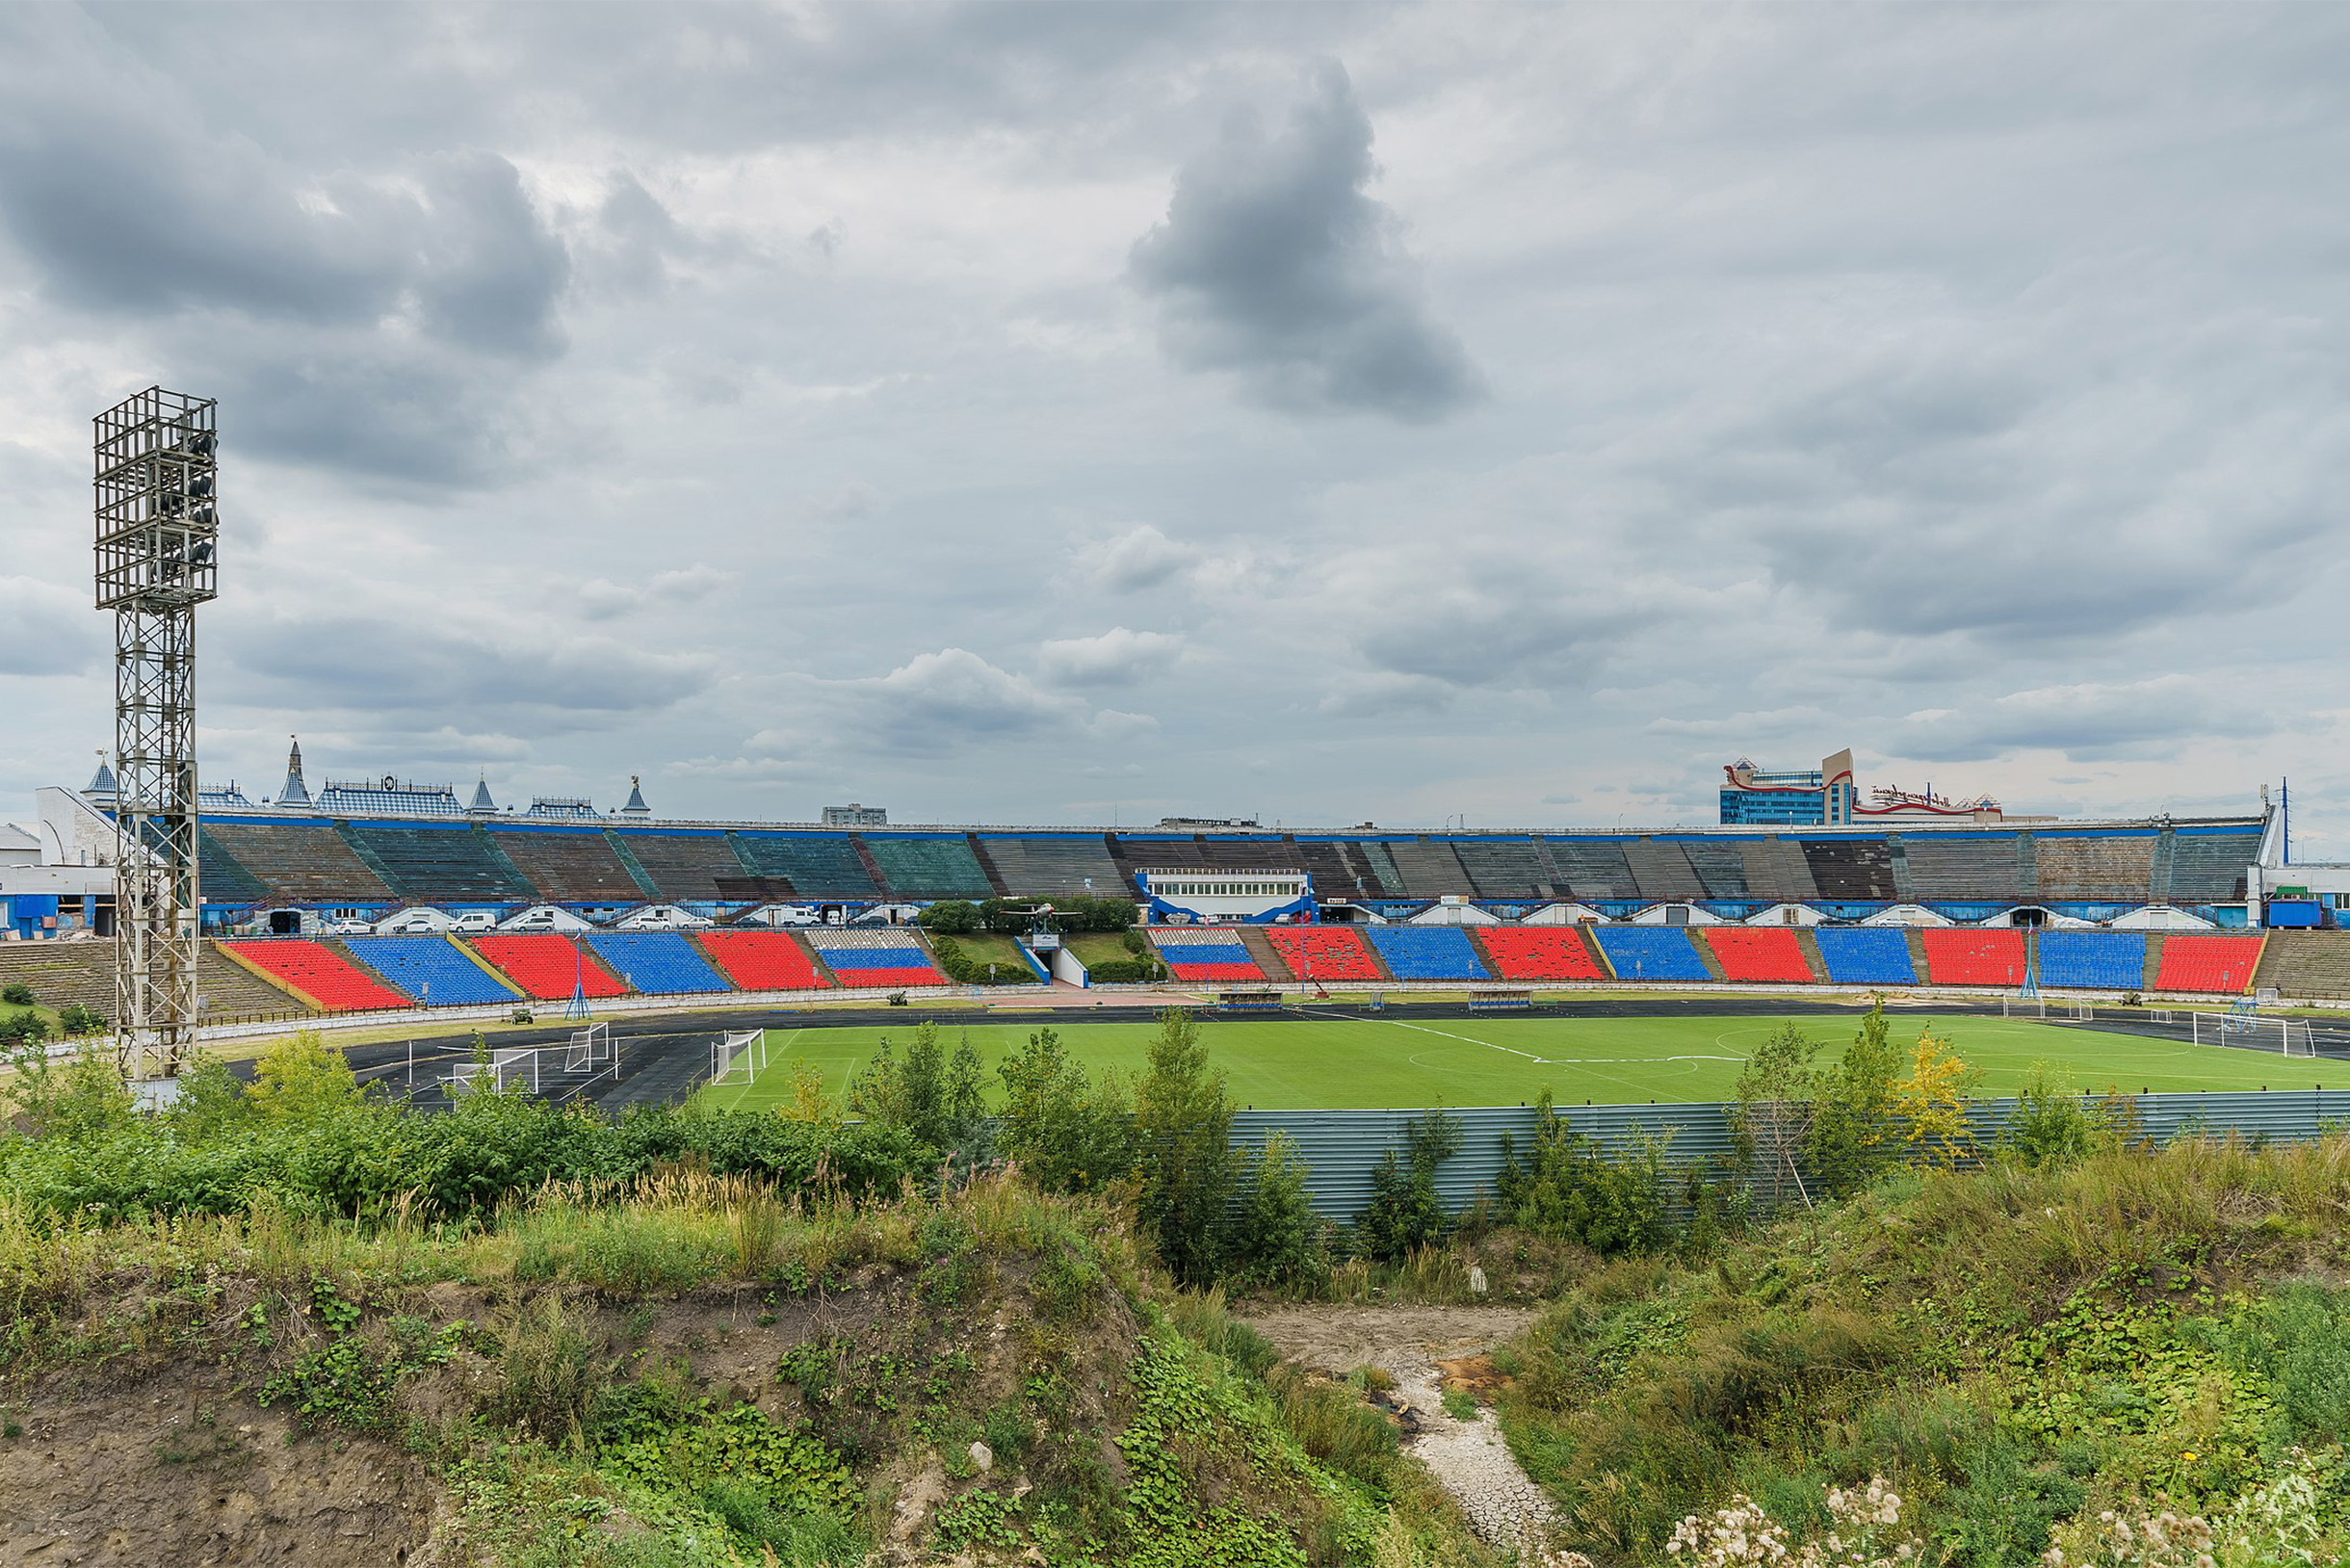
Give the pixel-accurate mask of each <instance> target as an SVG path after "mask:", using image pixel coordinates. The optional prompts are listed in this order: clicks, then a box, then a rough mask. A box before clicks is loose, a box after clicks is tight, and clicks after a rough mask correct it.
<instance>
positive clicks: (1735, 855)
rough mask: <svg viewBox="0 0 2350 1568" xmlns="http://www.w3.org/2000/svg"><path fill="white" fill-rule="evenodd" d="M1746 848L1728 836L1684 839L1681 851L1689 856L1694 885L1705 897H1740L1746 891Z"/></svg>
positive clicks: (1744, 896) (1747, 895)
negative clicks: (1703, 891)
mask: <svg viewBox="0 0 2350 1568" xmlns="http://www.w3.org/2000/svg"><path fill="white" fill-rule="evenodd" d="M1745 849H1746V847H1745V846H1744V845H1742V844H1739V843H1737V842H1736V841H1734V840H1728V839H1720V840H1714V839H1684V840H1683V841H1682V845H1681V852H1682V853H1683V854H1684V855H1687V856H1688V857H1689V869H1690V870H1691V871H1694V872H1695V873H1697V880H1698V885H1700V886H1701V887H1703V888H1704V889H1705V890H1706V897H1707V898H1709V899H1743V898H1748V897H1750V896H1751V895H1749V894H1748V892H1747V891H1746V854H1745Z"/></svg>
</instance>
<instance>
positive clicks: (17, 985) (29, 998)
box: [0, 980, 33, 1007]
mask: <svg viewBox="0 0 2350 1568" xmlns="http://www.w3.org/2000/svg"><path fill="white" fill-rule="evenodd" d="M0 1002H5V1003H7V1004H8V1005H9V1006H12V1007H29V1006H33V988H32V987H31V986H30V985H27V984H26V983H25V982H24V981H22V980H11V981H9V982H8V983H7V984H6V985H0Z"/></svg>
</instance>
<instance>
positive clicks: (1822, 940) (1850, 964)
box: [1812, 926, 1918, 985]
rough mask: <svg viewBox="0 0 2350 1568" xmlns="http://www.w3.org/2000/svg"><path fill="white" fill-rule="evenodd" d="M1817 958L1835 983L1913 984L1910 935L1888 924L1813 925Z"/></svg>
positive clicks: (1915, 976) (1914, 968) (1915, 978)
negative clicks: (1817, 947) (1818, 957)
mask: <svg viewBox="0 0 2350 1568" xmlns="http://www.w3.org/2000/svg"><path fill="white" fill-rule="evenodd" d="M1812 940H1814V941H1815V942H1817V943H1818V944H1819V956H1820V961H1821V962H1823V963H1825V964H1826V965H1827V966H1828V979H1829V980H1830V981H1831V982H1833V983H1835V984H1838V985H1915V984H1917V983H1918V968H1917V965H1915V964H1913V963H1911V962H1910V949H1909V938H1908V936H1906V935H1905V934H1903V933H1902V932H1901V931H1899V930H1897V929H1895V928H1893V927H1890V926H1815V927H1814V928H1812Z"/></svg>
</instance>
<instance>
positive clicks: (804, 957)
mask: <svg viewBox="0 0 2350 1568" xmlns="http://www.w3.org/2000/svg"><path fill="white" fill-rule="evenodd" d="M701 944H702V951H703V952H705V953H707V954H710V957H711V960H712V961H713V962H715V963H716V964H717V965H718V968H720V969H722V970H724V971H725V972H726V978H727V979H728V980H732V981H734V982H735V984H737V985H739V986H741V987H742V988H743V989H744V990H745V991H816V990H822V989H823V987H825V986H827V985H829V984H831V983H832V982H831V981H830V980H826V979H824V977H823V976H822V975H820V974H818V973H817V972H816V963H815V960H814V959H812V958H810V957H809V956H808V954H807V950H806V949H804V948H802V947H801V946H800V945H799V944H798V943H797V942H795V941H794V940H792V938H791V937H790V936H788V935H786V934H785V933H784V932H782V931H704V932H702V933H701Z"/></svg>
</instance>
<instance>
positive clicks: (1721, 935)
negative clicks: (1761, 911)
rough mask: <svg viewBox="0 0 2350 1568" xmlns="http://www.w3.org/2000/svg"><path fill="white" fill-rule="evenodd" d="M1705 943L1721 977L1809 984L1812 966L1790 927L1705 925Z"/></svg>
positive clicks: (1773, 982) (1754, 982) (1766, 982)
mask: <svg viewBox="0 0 2350 1568" xmlns="http://www.w3.org/2000/svg"><path fill="white" fill-rule="evenodd" d="M1702 934H1703V936H1704V938H1705V942H1706V946H1708V947H1710V948H1711V949H1712V950H1713V961H1714V962H1715V963H1717V964H1719V965H1721V966H1722V979H1724V980H1744V981H1746V982H1748V983H1749V984H1761V985H1809V984H1810V983H1811V982H1812V966H1811V965H1810V964H1808V963H1806V962H1805V961H1804V956H1803V944H1802V943H1801V942H1799V941H1797V940H1796V939H1795V930H1794V928H1793V927H1790V926H1708V927H1706V928H1705V929H1704V931H1703V933H1702Z"/></svg>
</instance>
